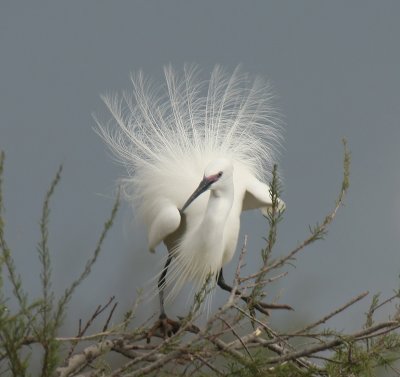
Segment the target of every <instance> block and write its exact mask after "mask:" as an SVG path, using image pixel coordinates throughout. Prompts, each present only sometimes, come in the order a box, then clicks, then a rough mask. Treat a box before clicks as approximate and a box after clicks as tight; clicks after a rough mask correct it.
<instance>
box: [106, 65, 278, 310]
mask: <svg viewBox="0 0 400 377" xmlns="http://www.w3.org/2000/svg"><path fill="white" fill-rule="evenodd" d="M131 79H132V84H133V92H123V93H122V95H121V96H105V97H103V100H104V102H105V104H106V105H107V107H108V109H109V111H110V112H111V114H112V117H113V119H112V120H111V121H110V123H108V124H106V125H100V124H99V126H100V127H99V130H100V131H99V132H100V134H101V136H102V137H103V138H104V140H105V141H106V142H107V144H108V145H109V146H110V147H111V149H112V151H113V152H114V153H115V155H116V156H117V157H118V159H119V160H120V161H121V162H122V163H123V164H124V165H125V166H126V168H127V171H128V177H127V178H125V179H124V180H123V187H124V192H125V194H126V195H127V197H128V199H129V200H130V201H131V202H132V203H133V205H134V207H135V211H136V213H137V214H138V216H139V217H140V219H141V220H142V221H143V222H144V223H145V225H146V226H147V231H148V244H149V249H150V250H151V251H154V249H155V248H156V246H157V245H159V244H160V243H161V242H164V244H165V245H166V247H167V249H168V257H167V261H166V264H165V268H164V269H163V271H162V273H161V276H160V278H159V282H158V287H159V296H160V307H161V316H160V318H162V317H166V316H165V310H164V288H165V286H168V287H169V288H170V293H169V295H170V297H174V296H175V295H176V294H177V292H178V291H179V290H180V289H181V288H182V286H183V285H184V284H185V283H186V282H187V281H190V280H191V281H194V282H196V283H197V284H198V286H202V284H203V283H204V281H205V279H206V278H207V277H208V276H210V274H211V275H214V276H215V279H214V281H218V284H219V285H220V286H221V287H222V288H224V289H229V286H228V285H226V284H225V282H224V280H223V276H222V267H223V266H224V265H225V264H226V263H228V262H229V261H230V260H231V259H232V257H233V255H234V252H235V249H236V244H237V240H238V235H239V228H240V214H241V212H242V211H246V210H249V209H255V208H260V209H261V210H262V211H263V212H264V213H265V212H266V211H267V210H268V208H269V206H270V205H271V198H270V194H269V187H268V186H267V185H266V184H265V183H264V182H266V181H267V179H268V177H269V172H270V171H271V166H272V164H273V161H274V152H275V149H276V146H278V145H279V142H280V133H279V127H278V126H277V123H278V122H277V116H276V112H275V111H274V109H273V107H272V106H271V93H270V91H269V88H268V85H266V84H265V82H264V81H263V80H261V79H260V78H255V79H251V78H250V77H249V76H248V75H246V74H242V73H241V72H240V69H239V68H237V69H236V70H235V71H234V72H233V74H231V75H228V74H226V73H225V72H224V71H223V70H222V69H221V68H220V67H216V68H215V69H214V70H213V72H212V74H211V77H210V79H209V80H200V79H199V74H198V72H197V70H196V69H195V68H193V67H188V66H185V67H184V69H183V73H182V75H181V76H179V75H178V74H177V73H176V72H175V71H174V70H173V69H172V68H171V67H168V68H166V69H165V83H164V84H163V85H158V86H154V85H152V84H151V83H150V82H149V81H148V80H146V79H145V78H144V76H143V74H142V73H139V74H137V75H136V76H132V77H131ZM199 182H200V185H199ZM196 187H197V189H196ZM168 268H169V271H168V274H167V269H168Z"/></svg>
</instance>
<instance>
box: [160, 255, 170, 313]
mask: <svg viewBox="0 0 400 377" xmlns="http://www.w3.org/2000/svg"><path fill="white" fill-rule="evenodd" d="M171 260H172V255H171V254H168V258H167V261H166V262H165V266H164V269H163V271H162V273H161V276H160V279H158V295H159V298H160V318H166V317H167V315H166V314H165V309H164V288H165V276H166V275H167V271H168V267H169V265H170V263H171Z"/></svg>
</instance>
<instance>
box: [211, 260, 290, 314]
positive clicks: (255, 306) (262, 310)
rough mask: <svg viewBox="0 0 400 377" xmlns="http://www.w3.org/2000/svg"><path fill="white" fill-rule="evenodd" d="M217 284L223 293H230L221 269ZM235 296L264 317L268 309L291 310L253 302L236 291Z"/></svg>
mask: <svg viewBox="0 0 400 377" xmlns="http://www.w3.org/2000/svg"><path fill="white" fill-rule="evenodd" d="M217 284H218V286H219V287H220V288H222V289H223V290H224V291H228V292H232V290H233V288H232V287H231V286H230V285H228V284H227V283H226V282H225V279H224V275H223V274H222V268H221V270H220V272H219V275H218V281H217ZM235 294H236V295H237V296H241V297H240V298H241V299H242V300H243V301H244V302H245V303H246V304H248V305H249V306H251V307H252V308H253V309H256V310H258V311H259V312H260V313H263V314H265V315H269V311H268V309H285V310H293V308H292V307H291V306H289V305H286V304H267V303H265V302H253V298H252V297H250V296H244V295H242V292H241V291H239V290H237V291H236V292H235Z"/></svg>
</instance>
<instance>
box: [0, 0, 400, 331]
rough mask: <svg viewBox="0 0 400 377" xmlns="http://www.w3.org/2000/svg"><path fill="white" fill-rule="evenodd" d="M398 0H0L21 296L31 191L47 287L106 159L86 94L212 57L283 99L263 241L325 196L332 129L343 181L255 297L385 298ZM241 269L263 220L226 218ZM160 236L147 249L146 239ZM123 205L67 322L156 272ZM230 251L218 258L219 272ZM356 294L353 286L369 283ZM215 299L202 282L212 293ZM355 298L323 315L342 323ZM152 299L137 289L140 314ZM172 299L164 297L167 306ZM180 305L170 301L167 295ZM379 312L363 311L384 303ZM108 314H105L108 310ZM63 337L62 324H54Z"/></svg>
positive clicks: (396, 205) (82, 231)
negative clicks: (42, 224)
mask: <svg viewBox="0 0 400 377" xmlns="http://www.w3.org/2000/svg"><path fill="white" fill-rule="evenodd" d="M399 15H400V3H399V2H397V1H379V2H378V1H352V2H349V1H335V2H320V1H279V2H278V1H275V2H272V1H261V0H260V1H236V0H229V1H228V0H224V1H222V0H221V1H215V0H207V1H183V0H182V1H169V0H167V1H148V0H146V1H113V2H110V1H94V0H87V1H84V2H83V1H63V2H62V1H53V0H51V1H25V2H22V1H14V0H3V1H2V2H1V4H0V148H1V149H3V150H4V151H5V152H6V156H7V160H6V168H5V176H4V179H5V183H4V195H5V214H6V221H7V223H6V236H7V239H8V243H9V245H10V246H11V248H12V250H13V256H14V258H15V262H16V264H17V266H18V269H19V271H20V273H21V275H22V278H23V282H24V284H26V286H27V287H29V289H28V290H29V292H30V294H31V297H32V298H34V297H36V296H37V295H38V294H39V292H40V285H39V281H40V280H39V271H40V264H39V262H38V257H37V253H36V244H37V242H38V240H39V217H40V213H41V206H42V200H43V197H44V194H45V192H46V190H47V188H48V186H49V183H50V181H51V179H52V177H53V176H54V174H55V172H56V170H57V168H58V166H59V165H60V164H63V166H64V171H63V175H62V181H61V183H60V185H59V187H58V188H57V191H56V194H55V196H54V198H53V201H52V212H51V223H50V228H49V229H50V239H49V241H50V247H51V253H52V260H53V287H54V289H55V290H56V292H57V293H58V294H61V293H62V292H63V290H64V289H65V287H66V286H67V285H68V283H69V282H70V281H71V280H72V279H73V278H74V277H76V276H78V274H79V273H80V271H81V270H82V269H83V267H84V264H85V261H86V260H87V258H88V257H89V256H90V255H91V253H92V251H93V249H94V247H95V243H96V240H97V236H98V234H99V233H100V231H101V229H102V226H103V223H104V221H105V219H106V218H107V216H108V214H109V211H110V209H111V206H112V203H113V198H114V194H115V187H116V184H115V182H116V180H117V178H118V177H121V176H122V175H123V174H124V171H123V169H122V167H120V166H118V165H117V164H115V163H114V162H113V159H112V157H111V156H110V153H109V152H108V150H107V148H106V147H105V145H104V144H103V142H102V140H101V139H100V138H99V137H98V136H97V135H96V134H95V132H94V131H93V127H94V126H95V123H94V121H93V118H92V115H91V114H92V113H96V114H104V105H103V104H102V102H101V100H100V97H99V95H100V94H101V93H106V92H110V91H111V92H112V91H118V90H121V89H126V88H129V73H130V72H134V71H136V70H138V69H143V70H144V71H145V73H146V74H148V75H149V76H156V77H161V74H162V67H163V66H164V65H166V64H169V63H172V64H173V65H174V66H175V67H177V68H181V67H182V66H183V63H184V62H189V63H196V64H198V65H199V66H200V67H201V69H202V71H203V72H204V74H205V75H206V74H208V73H209V72H210V71H211V69H212V68H213V66H214V65H215V64H217V63H218V64H221V65H222V66H224V67H226V68H227V69H228V70H233V69H234V67H236V66H237V64H242V66H243V70H244V71H247V72H249V73H251V74H254V75H261V76H263V77H266V78H267V79H269V80H270V82H271V83H272V85H273V87H274V92H275V93H276V95H277V96H278V99H277V101H276V102H277V105H278V106H279V109H280V111H281V112H282V113H283V114H284V119H283V120H284V122H285V124H286V125H285V127H284V128H285V132H284V137H285V142H284V148H282V150H281V157H280V162H279V167H280V170H281V172H282V175H283V177H284V193H283V198H284V200H285V202H286V203H287V212H286V216H285V220H284V221H283V223H282V224H281V227H280V230H279V243H278V246H277V250H276V253H277V255H278V254H282V253H286V252H288V251H290V250H291V249H292V248H293V247H295V246H296V245H297V244H298V243H299V242H301V241H302V240H303V239H304V238H305V237H306V236H307V235H308V234H309V231H308V226H309V225H311V226H313V225H315V224H316V223H317V222H319V221H322V220H323V218H324V216H325V215H326V214H327V213H328V211H329V210H331V209H332V207H333V205H334V201H335V198H336V195H337V193H338V192H339V189H340V184H341V175H342V157H343V155H342V144H341V139H342V138H343V137H346V138H347V139H348V143H349V148H350V149H351V152H352V166H351V187H350V191H349V195H348V197H347V198H346V206H345V207H344V208H342V209H341V210H340V212H339V213H338V216H337V219H336V220H335V222H334V224H333V225H332V226H331V228H330V232H329V234H328V236H327V237H326V240H325V241H322V242H319V243H317V244H315V245H313V246H312V247H309V248H308V249H306V250H304V251H303V252H302V254H301V255H300V256H299V258H298V260H297V261H296V263H295V264H296V268H287V270H288V271H289V272H290V273H289V276H288V277H287V278H286V279H284V280H283V281H281V282H280V283H278V284H277V285H276V286H275V287H274V290H272V291H270V295H269V297H268V299H272V298H273V296H274V295H275V294H279V295H280V297H281V298H280V302H283V303H288V304H290V305H292V306H293V307H294V308H295V309H296V310H295V312H290V313H288V312H275V313H273V316H272V318H271V321H273V323H276V324H278V323H280V321H281V322H282V323H284V322H289V323H292V324H294V323H298V322H302V321H304V320H312V319H317V318H318V317H319V316H321V315H323V314H325V313H327V312H329V311H330V310H332V309H333V308H335V307H337V306H339V305H341V304H343V303H344V302H346V301H347V300H349V299H350V298H351V297H353V296H355V295H358V294H359V293H361V292H363V291H365V290H369V291H370V292H371V294H373V293H377V292H382V297H388V296H389V295H391V294H392V292H393V289H395V288H397V287H398V286H399V279H398V275H399V272H400V268H399V267H400V251H399V244H400V190H399V186H400V169H399V163H400V124H399V119H400V90H399V88H400V47H399V46H400V44H399V37H400V22H399ZM242 234H248V236H249V253H248V257H247V267H246V268H247V269H248V270H250V271H254V269H255V268H256V266H257V264H258V263H259V260H260V257H259V255H260V254H259V250H260V248H261V247H262V245H263V239H262V237H263V236H265V234H266V223H265V221H264V219H263V218H262V216H261V215H260V214H258V213H255V212H253V213H249V214H246V215H245V216H244V217H243V222H242ZM163 252H165V251H164V250H162V248H161V249H160V250H158V253H163ZM159 259H160V258H159V256H158V255H157V254H156V255H151V254H149V253H147V251H146V241H145V237H144V229H143V227H141V226H140V224H138V223H137V222H135V220H134V218H133V216H132V211H131V209H130V206H129V204H128V203H122V209H121V211H120V212H119V214H118V218H117V221H116V224H115V226H114V228H113V229H112V231H111V233H110V235H109V237H108V238H107V240H106V242H105V245H104V249H103V251H102V254H101V256H100V259H99V261H98V263H97V264H96V265H95V267H94V269H93V273H92V274H91V276H90V277H89V279H87V280H86V281H85V283H84V284H83V285H82V286H81V287H80V288H79V289H78V291H77V292H76V296H75V297H74V299H73V300H72V302H71V306H70V311H69V313H70V315H69V316H68V319H67V325H71V326H73V328H74V329H76V327H77V323H78V319H79V318H82V319H87V318H88V317H89V315H90V313H92V312H93V310H94V309H95V308H96V306H97V305H99V304H101V303H105V302H106V301H107V300H108V298H109V297H110V296H111V295H115V296H116V298H117V300H118V302H119V312H118V313H119V314H118V315H120V314H121V313H123V311H124V310H125V309H127V308H129V307H130V305H131V304H132V302H133V300H134V298H135V296H136V289H137V288H139V287H142V286H144V285H145V283H146V282H148V281H149V280H150V279H151V278H152V276H154V274H155V273H156V272H157V270H158V266H159ZM234 268H235V264H234V262H232V263H231V265H230V266H229V268H228V269H227V272H226V273H225V274H226V277H227V279H228V280H229V277H232V271H233V270H234ZM370 297H371V296H370ZM224 298H226V294H225V293H224V292H219V291H218V292H216V295H215V304H216V305H218V302H221V300H223V299H224ZM368 304H369V301H368V300H365V301H364V302H363V303H361V304H358V305H357V306H355V307H354V309H352V310H351V311H349V312H348V313H346V314H342V315H341V316H340V317H338V318H337V319H336V320H334V321H333V322H332V323H331V325H332V326H336V327H337V328H339V329H341V328H354V329H355V328H358V327H360V326H361V323H360V316H361V315H362V314H363V312H365V311H366V309H367V307H368ZM156 309H157V303H156V302H155V303H151V304H146V305H142V307H141V316H144V315H147V314H151V313H154V312H155V311H156ZM170 310H172V309H170ZM174 310H175V314H179V313H180V314H182V311H184V310H185V306H184V305H183V304H180V305H177V306H176V305H175V306H174ZM387 314H388V313H386V312H385V311H383V312H381V313H380V317H382V318H384V317H385V316H386V315H387ZM116 319H117V318H116ZM64 331H65V333H68V335H72V334H71V331H72V332H73V331H75V330H67V329H65V330H64Z"/></svg>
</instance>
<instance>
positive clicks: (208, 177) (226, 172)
mask: <svg viewBox="0 0 400 377" xmlns="http://www.w3.org/2000/svg"><path fill="white" fill-rule="evenodd" d="M232 176H233V164H232V161H231V160H228V159H226V158H218V159H216V160H213V161H211V162H210V163H209V164H208V165H207V167H206V168H205V170H204V177H203V179H202V181H201V182H200V184H199V186H198V187H197V189H196V190H195V191H194V192H193V194H192V195H191V196H190V198H189V199H188V200H187V201H186V203H185V204H184V205H183V207H182V209H181V212H183V211H184V210H185V209H186V208H187V207H189V205H190V204H191V203H192V202H193V201H194V200H195V199H196V198H197V197H198V196H199V195H201V194H202V193H203V192H205V191H207V190H212V191H223V190H224V189H227V188H231V186H232V184H233V183H232Z"/></svg>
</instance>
